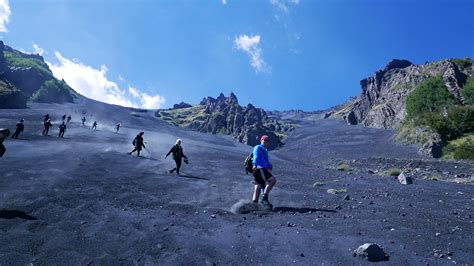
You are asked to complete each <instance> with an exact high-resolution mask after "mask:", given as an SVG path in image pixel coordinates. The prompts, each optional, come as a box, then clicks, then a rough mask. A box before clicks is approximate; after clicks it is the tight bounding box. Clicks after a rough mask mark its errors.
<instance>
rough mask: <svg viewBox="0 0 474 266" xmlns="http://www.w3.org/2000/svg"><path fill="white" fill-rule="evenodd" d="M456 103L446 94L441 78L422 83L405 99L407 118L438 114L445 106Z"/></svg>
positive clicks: (433, 78) (446, 90)
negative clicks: (431, 113)
mask: <svg viewBox="0 0 474 266" xmlns="http://www.w3.org/2000/svg"><path fill="white" fill-rule="evenodd" d="M455 102H456V100H455V99H454V97H453V96H452V95H451V94H450V93H449V92H448V89H447V88H446V86H445V85H444V82H443V78H442V77H441V76H437V77H432V78H429V79H427V80H425V81H423V82H422V83H421V84H420V85H418V86H417V87H416V88H415V90H413V91H412V92H411V93H410V94H409V95H408V97H407V101H406V109H407V117H408V118H413V117H416V116H418V115H420V114H423V113H429V112H439V111H441V109H442V108H443V107H445V106H451V105H453V104H454V103H455Z"/></svg>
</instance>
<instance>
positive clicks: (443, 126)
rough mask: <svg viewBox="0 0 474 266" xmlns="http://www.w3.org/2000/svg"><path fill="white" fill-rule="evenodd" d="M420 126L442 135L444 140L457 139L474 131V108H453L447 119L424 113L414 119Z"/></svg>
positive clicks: (459, 106) (435, 114)
mask: <svg viewBox="0 0 474 266" xmlns="http://www.w3.org/2000/svg"><path fill="white" fill-rule="evenodd" d="M413 121H414V123H415V124H416V125H418V126H429V127H430V128H431V129H433V130H434V131H436V132H437V133H438V134H440V135H441V138H442V139H443V140H451V139H455V138H457V137H459V136H461V135H463V134H465V133H468V132H473V131H474V122H473V121H474V106H471V105H468V106H462V105H455V106H452V107H451V109H450V110H449V111H448V115H447V117H444V116H442V115H441V114H439V113H434V112H433V113H424V114H422V115H420V116H419V117H416V118H414V119H413Z"/></svg>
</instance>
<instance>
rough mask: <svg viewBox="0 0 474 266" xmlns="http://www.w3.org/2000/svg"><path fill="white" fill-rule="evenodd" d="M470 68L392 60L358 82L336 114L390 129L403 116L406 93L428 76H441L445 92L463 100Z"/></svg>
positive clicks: (447, 61) (450, 62)
mask: <svg viewBox="0 0 474 266" xmlns="http://www.w3.org/2000/svg"><path fill="white" fill-rule="evenodd" d="M473 72H474V70H473V67H472V65H471V67H470V68H466V69H463V70H462V71H461V70H460V69H459V67H458V66H457V64H456V63H455V62H454V60H442V61H437V62H432V63H426V64H424V65H415V64H412V63H411V62H409V61H407V60H397V59H395V60H392V61H391V62H390V63H389V64H387V66H385V68H384V69H382V70H379V71H377V72H375V74H374V75H373V76H372V77H368V78H366V79H363V80H362V81H361V82H360V85H361V88H362V93H361V94H360V95H359V97H357V98H356V99H354V100H353V101H352V102H351V103H350V108H347V110H344V112H342V114H341V113H340V112H339V115H341V116H343V117H345V119H346V121H347V122H348V123H349V124H363V125H365V126H369V127H375V128H391V127H393V126H395V125H397V124H399V123H400V122H402V121H403V120H404V118H405V116H406V109H405V102H406V98H407V96H408V95H409V94H410V93H411V92H412V91H413V90H414V89H415V87H416V86H418V85H419V84H420V83H421V82H423V81H424V80H426V79H427V78H430V77H434V76H442V77H443V80H444V82H445V85H446V87H447V88H448V91H449V92H450V93H451V94H452V95H453V96H454V98H455V99H456V100H458V101H459V102H460V103H463V101H464V99H463V98H462V94H461V92H460V89H461V86H462V84H464V82H465V81H466V79H467V77H468V76H471V75H472V74H473Z"/></svg>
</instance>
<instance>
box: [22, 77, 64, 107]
mask: <svg viewBox="0 0 474 266" xmlns="http://www.w3.org/2000/svg"><path fill="white" fill-rule="evenodd" d="M71 91H72V89H71V88H70V87H69V86H68V85H67V84H66V82H64V81H63V80H62V81H58V80H56V79H50V80H48V81H46V82H45V83H44V84H43V86H41V88H40V89H39V90H38V91H37V92H35V93H34V94H33V96H31V100H32V101H34V102H40V103H53V102H54V103H63V102H72V101H73V99H72V95H71Z"/></svg>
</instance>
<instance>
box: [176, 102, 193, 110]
mask: <svg viewBox="0 0 474 266" xmlns="http://www.w3.org/2000/svg"><path fill="white" fill-rule="evenodd" d="M189 107H192V105H190V104H189V103H185V102H180V103H177V104H174V105H173V109H181V108H189Z"/></svg>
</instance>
